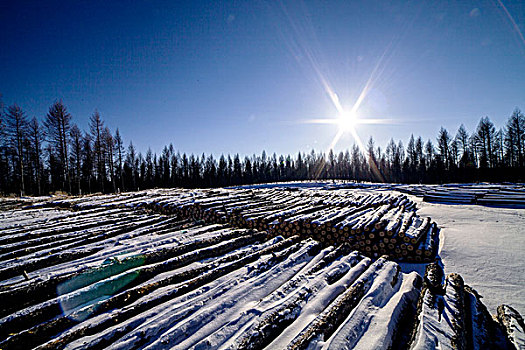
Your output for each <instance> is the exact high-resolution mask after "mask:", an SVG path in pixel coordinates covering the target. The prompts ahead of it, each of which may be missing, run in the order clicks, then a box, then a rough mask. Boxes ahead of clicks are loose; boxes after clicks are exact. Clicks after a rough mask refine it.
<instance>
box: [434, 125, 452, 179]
mask: <svg viewBox="0 0 525 350" xmlns="http://www.w3.org/2000/svg"><path fill="white" fill-rule="evenodd" d="M437 142H438V149H439V154H440V156H441V161H442V162H443V164H444V165H445V169H446V170H448V169H449V168H450V162H449V158H450V149H449V148H450V135H449V133H448V131H447V129H445V128H443V127H441V129H440V130H439V134H438V137H437Z"/></svg>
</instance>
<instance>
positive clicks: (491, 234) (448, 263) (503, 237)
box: [411, 196, 525, 315]
mask: <svg viewBox="0 0 525 350" xmlns="http://www.w3.org/2000/svg"><path fill="white" fill-rule="evenodd" d="M411 197H412V196H411ZM412 200H414V201H415V202H417V206H418V208H420V209H419V210H418V214H419V215H421V216H430V217H431V218H432V219H433V220H434V221H436V222H437V223H438V226H439V228H440V229H441V233H440V249H439V255H440V256H441V259H442V260H443V264H444V266H445V273H446V274H448V273H452V272H455V273H459V274H460V275H461V276H462V277H463V279H464V280H465V283H466V284H468V285H469V286H471V287H472V288H474V289H475V290H476V291H477V292H478V293H479V294H480V295H481V296H483V303H484V304H485V305H486V306H487V308H488V310H489V312H490V313H491V314H495V313H496V308H497V307H498V305H500V304H502V303H506V304H509V305H510V306H512V307H514V308H515V309H516V310H517V311H518V312H519V313H520V314H522V315H523V314H525V293H524V292H523V291H524V290H525V210H524V209H519V208H518V209H517V208H496V207H488V206H481V205H463V204H456V205H451V204H439V203H427V202H423V201H422V200H421V199H420V198H417V197H413V198H412Z"/></svg>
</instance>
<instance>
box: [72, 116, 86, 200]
mask: <svg viewBox="0 0 525 350" xmlns="http://www.w3.org/2000/svg"><path fill="white" fill-rule="evenodd" d="M69 135H70V137H71V165H72V167H73V175H74V176H73V177H74V182H75V184H76V191H77V193H78V194H82V187H81V181H80V179H81V178H82V143H83V137H82V131H80V129H79V127H78V126H77V125H76V124H73V126H72V127H71V130H70V131H69Z"/></svg>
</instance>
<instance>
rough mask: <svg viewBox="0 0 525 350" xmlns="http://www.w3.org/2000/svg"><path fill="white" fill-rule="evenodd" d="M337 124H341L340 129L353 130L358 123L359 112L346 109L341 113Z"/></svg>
mask: <svg viewBox="0 0 525 350" xmlns="http://www.w3.org/2000/svg"><path fill="white" fill-rule="evenodd" d="M337 124H338V125H339V130H340V131H352V130H354V128H355V125H356V124H357V114H356V113H355V112H354V111H350V112H347V111H344V112H343V113H340V114H339V118H337Z"/></svg>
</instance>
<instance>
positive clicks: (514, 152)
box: [505, 108, 525, 166]
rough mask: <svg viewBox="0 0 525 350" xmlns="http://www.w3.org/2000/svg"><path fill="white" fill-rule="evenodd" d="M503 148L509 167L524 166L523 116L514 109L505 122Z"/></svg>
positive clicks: (524, 120)
mask: <svg viewBox="0 0 525 350" xmlns="http://www.w3.org/2000/svg"><path fill="white" fill-rule="evenodd" d="M506 129H507V132H506V134H505V146H506V150H507V155H508V158H510V164H509V165H510V166H524V165H525V162H524V158H525V116H524V115H523V113H522V112H521V111H520V110H519V109H517V108H516V109H515V110H514V112H513V113H512V115H511V116H510V118H509V120H508V121H507V128H506Z"/></svg>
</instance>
